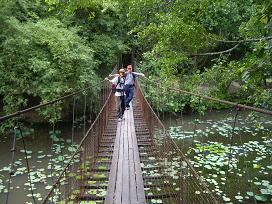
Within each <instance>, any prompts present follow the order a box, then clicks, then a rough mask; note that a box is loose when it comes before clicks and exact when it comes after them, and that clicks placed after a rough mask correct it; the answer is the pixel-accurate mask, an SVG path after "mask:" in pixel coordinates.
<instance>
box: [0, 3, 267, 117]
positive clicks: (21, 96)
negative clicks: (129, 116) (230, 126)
mask: <svg viewBox="0 0 272 204" xmlns="http://www.w3.org/2000/svg"><path fill="white" fill-rule="evenodd" d="M271 17H272V2H271V1H270V0H262V1H260V0H247V1H240V0H201V1H199V0H186V1H185V0H145V1H142V0H136V1H135V0H91V1H90V0H79V1H65V0H1V1H0V22H1V23H0V76H1V80H0V95H1V101H2V106H3V110H2V113H3V114H1V115H4V114H7V113H11V112H13V111H16V110H19V109H22V108H23V107H26V106H27V104H28V103H29V100H30V98H31V97H36V98H38V100H39V101H40V102H45V101H49V100H52V99H54V98H57V97H60V96H63V95H65V93H69V92H72V91H73V90H78V89H80V88H83V87H86V86H93V91H94V92H95V91H97V89H96V86H95V84H96V83H98V81H100V80H102V79H103V78H104V77H105V76H106V75H107V74H108V73H110V72H111V70H112V69H113V67H114V65H115V64H116V62H117V59H118V57H119V56H120V55H121V54H124V53H132V54H134V55H135V57H136V59H137V66H138V67H139V70H140V71H142V72H144V73H145V74H146V75H147V76H148V80H149V81H151V82H152V81H159V83H160V84H161V87H167V86H170V87H179V88H182V89H184V90H188V91H192V92H198V93H201V94H205V95H208V96H212V97H215V98H220V99H225V100H230V101H234V102H239V103H244V104H249V105H253V106H257V107H262V108H266V109H271V108H272V97H271V94H272V92H271V82H272V49H271V48H272V39H271V36H272V18H271ZM233 87H234V90H232V89H233ZM153 89H154V90H150V92H149V93H147V95H148V97H149V98H150V100H151V101H152V102H153V103H152V104H153V105H154V106H156V108H157V109H160V110H162V111H170V112H178V111H181V110H182V109H183V108H184V107H185V106H189V107H192V108H193V107H194V105H195V103H194V101H195V100H196V99H194V98H188V97H185V98H184V99H181V100H175V95H174V94H170V96H169V91H168V90H167V88H161V90H160V91H163V92H164V97H163V98H164V99H165V100H164V99H161V98H159V97H158V96H157V95H156V94H153V93H154V92H156V91H158V90H156V88H155V87H154V88H153ZM171 99H172V100H171ZM161 100H164V105H163V106H161V105H160V104H161ZM177 101H178V102H177ZM180 101H182V102H180ZM213 108H222V107H219V106H216V107H213ZM46 114H47V113H45V115H46Z"/></svg>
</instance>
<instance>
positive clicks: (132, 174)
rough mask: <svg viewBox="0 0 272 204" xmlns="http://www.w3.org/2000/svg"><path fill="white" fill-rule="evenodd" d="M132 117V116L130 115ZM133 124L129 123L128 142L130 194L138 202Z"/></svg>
mask: <svg viewBox="0 0 272 204" xmlns="http://www.w3.org/2000/svg"><path fill="white" fill-rule="evenodd" d="M129 114H130V115H131V110H129ZM130 119H131V117H130ZM132 125H133V124H131V123H130V124H129V126H128V143H129V146H128V147H129V154H128V156H129V158H128V159H129V174H130V177H129V194H130V203H137V202H138V200H137V188H136V177H135V163H134V145H133V140H132V134H131V126H132Z"/></svg>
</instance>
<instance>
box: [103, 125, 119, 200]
mask: <svg viewBox="0 0 272 204" xmlns="http://www.w3.org/2000/svg"><path fill="white" fill-rule="evenodd" d="M120 130H121V126H120V124H118V125H117V131H116V138H115V143H114V151H113V157H112V163H111V169H110V178H109V186H108V188H107V195H106V199H105V204H113V199H114V191H115V185H116V178H117V164H118V163H117V162H118V157H119V151H118V150H119V146H120V137H118V135H120Z"/></svg>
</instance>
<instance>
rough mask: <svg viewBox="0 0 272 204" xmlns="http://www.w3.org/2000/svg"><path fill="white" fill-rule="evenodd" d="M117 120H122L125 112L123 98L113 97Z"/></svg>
mask: <svg viewBox="0 0 272 204" xmlns="http://www.w3.org/2000/svg"><path fill="white" fill-rule="evenodd" d="M115 99H116V111H117V116H118V118H123V115H124V112H125V96H115Z"/></svg>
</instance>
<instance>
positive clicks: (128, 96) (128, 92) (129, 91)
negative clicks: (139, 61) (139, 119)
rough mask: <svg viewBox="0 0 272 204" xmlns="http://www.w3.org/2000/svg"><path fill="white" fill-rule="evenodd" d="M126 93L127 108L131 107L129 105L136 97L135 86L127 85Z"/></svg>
mask: <svg viewBox="0 0 272 204" xmlns="http://www.w3.org/2000/svg"><path fill="white" fill-rule="evenodd" d="M125 93H126V107H129V103H130V101H131V100H132V99H133V96H134V85H125Z"/></svg>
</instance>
